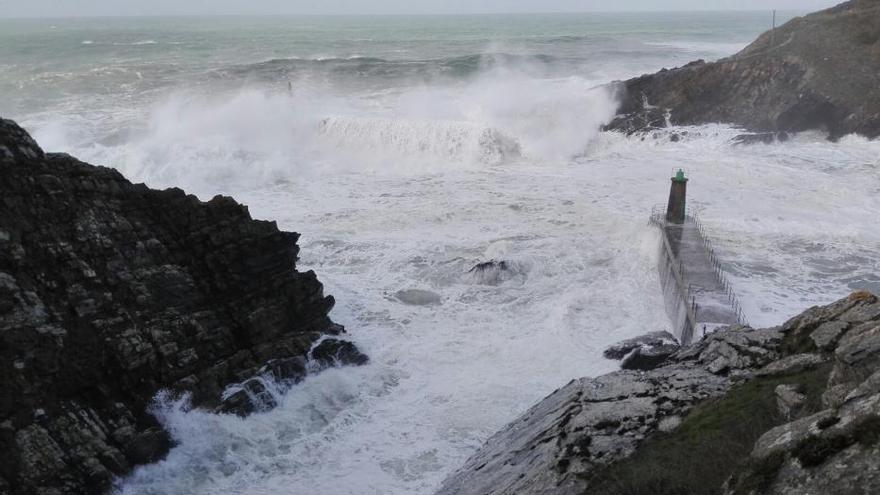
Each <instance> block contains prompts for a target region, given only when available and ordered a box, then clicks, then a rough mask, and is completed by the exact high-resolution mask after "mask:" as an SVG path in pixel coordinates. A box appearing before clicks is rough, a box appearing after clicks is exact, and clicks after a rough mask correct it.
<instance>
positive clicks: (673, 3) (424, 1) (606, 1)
mask: <svg viewBox="0 0 880 495" xmlns="http://www.w3.org/2000/svg"><path fill="white" fill-rule="evenodd" d="M841 1H842V0H0V17H47V16H49V17H66V16H95V15H176V14H224V15H225V14H451V13H482V12H586V11H634V10H635V11H640V10H769V9H796V10H817V9H820V8H825V7H830V6H832V5H834V4H837V3H840V2H841Z"/></svg>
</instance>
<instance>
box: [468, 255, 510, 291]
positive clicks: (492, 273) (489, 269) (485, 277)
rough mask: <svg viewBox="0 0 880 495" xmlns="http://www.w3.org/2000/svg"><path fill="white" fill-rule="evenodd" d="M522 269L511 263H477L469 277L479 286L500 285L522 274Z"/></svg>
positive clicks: (470, 271)
mask: <svg viewBox="0 0 880 495" xmlns="http://www.w3.org/2000/svg"><path fill="white" fill-rule="evenodd" d="M522 272H523V270H522V267H521V266H520V265H519V264H517V263H514V262H511V261H505V260H501V261H495V260H489V261H485V262H482V263H477V264H476V265H474V266H473V268H471V269H470V270H468V272H467V275H468V276H469V277H470V278H471V280H473V281H474V282H476V283H478V284H484V285H498V284H501V283H503V282H505V281H507V280H510V279H512V278H514V277H516V276H517V275H520V274H522Z"/></svg>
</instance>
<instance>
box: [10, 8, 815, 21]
mask: <svg viewBox="0 0 880 495" xmlns="http://www.w3.org/2000/svg"><path fill="white" fill-rule="evenodd" d="M774 10H775V11H776V12H782V13H785V12H799V13H800V12H814V11H811V10H805V9H670V10H559V11H545V12H459V13H452V12H447V13H439V12H437V13H355V14H314V13H312V14H305V13H304V14H294V13H250V14H244V13H234V14H233V13H230V14H88V15H67V16H37V15H22V16H2V15H0V19H2V20H62V19H138V18H144V19H148V18H169V17H466V16H490V15H523V16H524V15H567V14H568V15H570V14H673V13H680V14H688V13H693V14H696V13H700V14H708V13H730V12H736V13H757V12H767V13H770V12H773V11H774ZM821 10H824V9H820V10H816V11H815V12H819V11H821Z"/></svg>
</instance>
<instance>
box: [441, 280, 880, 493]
mask: <svg viewBox="0 0 880 495" xmlns="http://www.w3.org/2000/svg"><path fill="white" fill-rule="evenodd" d="M841 322H843V323H845V325H839V324H838V323H841ZM820 328H821V329H822V332H830V333H833V334H835V335H836V336H837V337H839V343H838V344H837V345H836V346H834V345H833V344H827V345H830V346H831V347H830V348H827V349H825V350H823V349H819V348H818V347H817V346H816V345H815V344H814V343H813V340H812V339H811V336H812V335H814V334H815V332H816V331H817V330H818V329H820ZM841 328H842V329H843V330H839V329H841ZM830 329H834V330H830ZM847 329H849V330H847ZM655 340H662V337H657V338H656V339H655ZM822 342H823V343H826V342H827V339H822ZM878 342H880V301H878V299H877V298H876V297H874V296H873V295H871V294H868V293H855V294H853V295H851V296H849V297H847V298H845V299H843V300H841V301H838V302H836V303H834V304H831V305H829V306H825V307H815V308H811V309H810V310H807V311H806V312H804V313H803V314H801V315H799V316H797V317H795V318H793V319H791V320H789V321H788V322H786V323H785V324H784V325H782V326H780V327H775V328H768V329H761V330H753V329H751V328H748V327H740V326H733V327H729V328H726V329H721V330H719V331H718V332H715V333H712V334H709V335H708V336H706V337H705V338H703V340H701V341H699V342H697V343H695V344H693V345H691V346H689V347H685V348H682V349H681V350H680V351H678V352H676V353H674V354H673V355H671V356H670V357H669V358H668V359H667V361H666V362H664V363H663V364H661V365H660V366H659V367H657V368H655V369H651V370H648V371H642V372H638V371H629V370H622V371H618V372H615V373H611V374H608V375H604V376H600V377H597V378H582V379H580V380H575V381H572V382H571V383H569V384H568V385H566V386H565V387H563V388H561V389H559V390H557V391H556V392H554V393H553V394H551V395H550V396H548V397H547V398H545V399H544V400H542V401H541V402H540V403H538V404H537V405H535V406H534V407H532V408H531V409H529V410H528V411H527V412H526V413H525V414H523V415H522V416H521V417H520V418H518V419H517V420H515V421H514V422H512V423H511V424H509V425H508V426H506V427H505V428H504V429H503V430H501V431H500V432H498V433H496V434H495V435H494V436H493V437H491V438H490V439H489V440H488V441H487V442H486V443H485V444H484V445H483V447H482V448H481V449H480V450H479V451H478V452H477V453H476V454H475V455H474V456H473V457H471V458H470V459H469V460H468V461H467V462H466V464H465V465H464V466H463V467H462V468H461V469H460V470H458V471H457V472H456V473H454V474H452V475H451V476H449V477H448V478H447V479H446V480H445V482H444V483H443V485H442V487H441V489H440V490H439V492H438V493H439V494H442V495H451V494H461V495H467V494H481V495H482V494H514V493H516V494H522V493H554V494H569V493H570V494H582V493H590V482H591V479H592V478H591V477H592V476H593V474H594V473H597V472H598V471H600V470H602V469H605V468H608V467H609V466H612V465H613V464H614V463H616V462H618V461H622V460H624V459H626V458H628V457H630V456H632V455H633V454H634V453H635V452H637V451H638V449H639V447H640V445H641V444H642V443H643V442H644V441H645V440H646V439H648V438H651V437H654V436H655V435H658V434H660V433H661V432H662V433H663V434H668V432H674V431H675V429H676V428H678V426H679V425H680V424H681V423H682V421H686V420H687V417H688V414H689V412H691V411H692V410H693V408H694V407H696V406H697V405H701V404H706V403H711V399H714V398H721V397H722V396H726V394H728V393H729V392H730V391H731V390H733V389H734V388H736V389H737V390H738V389H739V388H740V387H741V386H742V385H744V384H746V383H748V382H750V381H751V380H762V379H763V380H771V379H778V380H783V381H784V380H788V378H787V376H798V375H797V373H803V372H804V370H809V369H813V368H815V367H817V366H825V367H828V366H830V367H831V368H832V371H831V373H830V375H828V373H827V371H826V372H825V374H822V375H820V376H821V377H825V376H826V375H827V376H828V378H827V384H825V387H824V388H825V389H826V391H825V394H824V395H822V402H823V404H824V405H819V408H822V407H824V408H825V409H824V410H821V411H820V412H818V413H815V414H810V415H809V416H807V417H800V416H801V413H802V410H803V408H804V407H805V405H804V402H805V401H806V399H807V398H806V396H805V395H804V394H803V393H802V390H801V387H800V386H796V385H790V384H787V383H782V384H780V385H779V386H774V388H771V389H770V390H771V397H773V400H774V402H772V403H771V404H774V405H773V406H772V407H774V408H775V407H779V408H780V409H781V411H780V412H781V415H782V417H783V418H785V419H784V420H783V421H782V423H783V424H780V425H779V426H777V427H774V428H772V429H771V430H769V431H767V432H765V433H763V434H762V435H760V438H759V440H758V441H757V442H756V443H755V446H754V449H753V450H752V453H751V455H750V457H751V458H752V459H753V460H754V462H752V463H747V465H746V467H743V468H739V470H738V471H734V474H733V476H732V477H731V478H730V479H729V480H728V482H727V483H726V484H725V486H724V487H718V492H719V493H721V492H725V493H728V494H730V495H733V494H746V493H772V494H795V493H815V494H819V493H838V494H847V495H849V494H861V493H874V492H876V490H877V488H878V487H880V484H878V483H880V457H877V454H878V441H880V371H878V370H880V352H878V351H880V347H878V346H877V344H878ZM639 345H641V344H635V347H633V346H632V342H630V343H627V344H626V345H622V346H620V348H612V349H610V351H611V352H610V353H609V354H610V355H612V357H613V356H617V355H620V354H621V353H625V352H626V351H625V350H623V349H624V348H630V349H636V348H638V346H639ZM829 363H830V364H829ZM759 370H763V371H764V372H765V373H764V374H763V375H762V376H759V374H758V372H759ZM780 375H785V376H782V377H780ZM821 383H824V382H820V384H821ZM829 392H833V393H829ZM785 421H789V422H788V423H785ZM759 433H760V432H759ZM663 438H666V437H661V438H660V440H659V441H660V442H662V441H664V440H663ZM755 438H758V436H757V435H756V436H755ZM660 447H661V449H660V450H661V451H662V445H660ZM717 448H718V449H723V448H724V446H723V445H718V446H717ZM743 455H748V450H746V451H745V452H744V454H743ZM636 469H638V467H637V466H636ZM755 480H758V481H757V482H756V481H755ZM719 484H720V483H719ZM627 493H628V492H627Z"/></svg>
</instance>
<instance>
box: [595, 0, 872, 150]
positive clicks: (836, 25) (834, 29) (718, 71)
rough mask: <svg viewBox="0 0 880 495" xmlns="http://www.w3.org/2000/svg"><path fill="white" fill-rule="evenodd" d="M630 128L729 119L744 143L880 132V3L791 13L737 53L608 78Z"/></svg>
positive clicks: (618, 121) (619, 122) (620, 123)
mask: <svg viewBox="0 0 880 495" xmlns="http://www.w3.org/2000/svg"><path fill="white" fill-rule="evenodd" d="M612 86H613V90H614V92H615V93H616V94H617V97H618V100H619V101H620V107H619V110H618V116H617V117H616V118H615V119H614V120H613V121H612V122H611V123H609V124H608V125H607V126H606V127H605V128H606V129H607V130H617V131H622V132H625V133H628V134H633V133H639V132H646V131H651V130H652V129H657V128H662V127H666V126H668V125H699V124H707V123H728V124H733V125H737V126H741V127H743V128H745V129H747V130H749V131H752V132H755V133H758V134H757V135H754V136H743V139H742V140H743V141H745V142H768V141H773V140H774V139H775V138H777V137H778V138H781V139H785V138H786V137H787V135H788V133H792V132H799V131H805V130H812V129H816V130H821V131H824V132H827V133H828V136H829V138H830V139H838V138H840V137H842V136H844V135H847V134H860V135H863V136H866V137H869V138H874V137H877V136H880V2H877V1H876V0H851V1H849V2H846V3H843V4H840V5H838V6H836V7H833V8H831V9H827V10H824V11H821V12H816V13H814V14H810V15H807V16H804V17H798V18H795V19H793V20H791V21H789V22H788V23H786V24H785V25H783V26H781V27H779V28H777V29H776V30H774V31H768V32H766V33H764V34H762V35H761V36H760V37H759V38H758V39H757V40H756V41H755V42H753V43H752V44H750V45H749V46H748V47H746V48H745V49H744V50H742V51H741V52H739V53H737V54H736V55H733V56H731V57H728V58H724V59H721V60H718V61H717V62H712V63H706V62H704V61H702V60H698V61H695V62H692V63H690V64H687V65H685V66H683V67H679V68H676V69H671V70H667V69H664V70H662V71H660V72H658V73H656V74H650V75H644V76H641V77H637V78H633V79H630V80H628V81H623V82H618V83H615V84H613V85H612Z"/></svg>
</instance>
